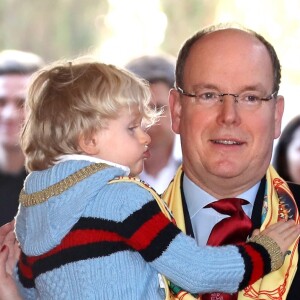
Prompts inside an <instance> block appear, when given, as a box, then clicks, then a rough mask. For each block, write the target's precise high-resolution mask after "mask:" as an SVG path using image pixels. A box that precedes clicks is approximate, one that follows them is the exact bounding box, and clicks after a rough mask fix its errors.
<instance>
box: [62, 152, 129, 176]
mask: <svg viewBox="0 0 300 300" xmlns="http://www.w3.org/2000/svg"><path fill="white" fill-rule="evenodd" d="M68 160H87V161H90V162H94V163H104V164H107V165H110V166H113V167H116V168H119V169H122V170H123V171H124V172H125V176H128V175H129V173H130V169H129V168H128V167H126V166H123V165H120V164H117V163H114V162H111V161H108V160H104V159H100V158H97V157H94V156H89V155H83V154H66V155H61V156H60V157H59V158H58V160H57V162H56V163H57V164H58V163H61V162H64V161H68Z"/></svg>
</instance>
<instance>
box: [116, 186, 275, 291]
mask: <svg viewBox="0 0 300 300" xmlns="http://www.w3.org/2000/svg"><path fill="white" fill-rule="evenodd" d="M123 184H124V183H123ZM120 185H122V183H120ZM124 187H125V186H124ZM121 190H122V197H121V196H120V197H118V196H117V195H116V194H115V197H116V198H118V199H120V198H123V199H125V198H127V197H128V199H127V201H126V203H124V207H123V208H122V211H123V212H126V213H125V215H126V217H124V216H123V219H122V221H121V222H119V224H120V226H118V231H119V234H120V235H121V236H122V237H123V238H124V240H125V241H126V243H127V244H128V245H129V246H130V247H131V248H132V249H133V250H135V251H138V252H139V253H140V254H141V255H142V257H143V258H144V259H145V260H146V261H147V262H149V263H150V264H151V265H152V266H153V267H154V268H155V269H156V270H157V271H158V272H159V273H161V274H163V275H165V276H166V277H167V278H168V279H169V280H170V281H172V282H173V283H175V284H176V285H178V286H180V287H182V288H184V289H185V290H188V291H190V292H192V293H196V292H199V293H206V292H212V291H214V292H217V291H219V292H227V293H233V292H236V291H237V290H241V289H243V288H244V287H246V286H247V285H249V284H251V283H254V282H255V281H256V280H258V279H259V278H261V277H262V276H264V275H266V274H267V273H269V272H270V270H271V258H270V256H269V254H268V252H267V250H266V249H265V248H264V247H262V246H260V245H257V244H255V243H247V244H246V243H245V244H240V245H239V246H223V247H209V246H206V247H200V246H197V245H196V242H195V240H194V239H192V238H191V237H188V236H187V235H185V234H184V233H182V232H181V231H180V230H179V229H178V228H177V227H176V226H175V225H174V224H173V223H172V222H170V221H169V219H168V218H167V217H165V215H164V214H163V213H162V212H161V210H160V208H159V206H158V205H157V203H156V201H155V200H153V198H152V195H151V194H150V193H149V192H148V191H146V190H143V189H142V188H140V187H138V186H137V187H131V188H128V184H126V188H124V189H122V188H121ZM115 193H116V190H115Z"/></svg>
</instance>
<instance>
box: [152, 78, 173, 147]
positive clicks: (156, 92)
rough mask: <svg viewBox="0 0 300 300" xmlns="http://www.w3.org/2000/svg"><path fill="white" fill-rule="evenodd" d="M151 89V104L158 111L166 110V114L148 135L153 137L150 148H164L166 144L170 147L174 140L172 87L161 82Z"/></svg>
mask: <svg viewBox="0 0 300 300" xmlns="http://www.w3.org/2000/svg"><path fill="white" fill-rule="evenodd" d="M150 89H151V92H152V99H151V104H152V105H153V106H156V107H157V108H158V109H161V108H162V107H163V108H164V113H163V115H162V116H161V118H160V120H159V122H158V123H157V124H156V125H154V126H152V127H151V128H150V129H149V130H148V134H149V135H150V136H151V144H150V148H151V147H157V146H163V145H164V144H167V145H169V144H170V141H172V140H173V139H174V133H173V131H172V129H171V116H170V110H169V90H170V87H169V86H168V85H167V84H166V83H164V82H162V81H159V82H156V83H151V84H150Z"/></svg>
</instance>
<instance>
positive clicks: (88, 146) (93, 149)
mask: <svg viewBox="0 0 300 300" xmlns="http://www.w3.org/2000/svg"><path fill="white" fill-rule="evenodd" d="M78 145H79V148H80V150H82V151H83V152H84V153H85V154H87V155H95V154H96V153H97V150H98V148H97V138H96V136H95V134H91V135H88V136H86V135H84V134H80V135H79V138H78Z"/></svg>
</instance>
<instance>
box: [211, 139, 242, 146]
mask: <svg viewBox="0 0 300 300" xmlns="http://www.w3.org/2000/svg"><path fill="white" fill-rule="evenodd" d="M211 141H212V142H213V143H214V144H220V145H242V143H241V142H238V141H233V140H211Z"/></svg>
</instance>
